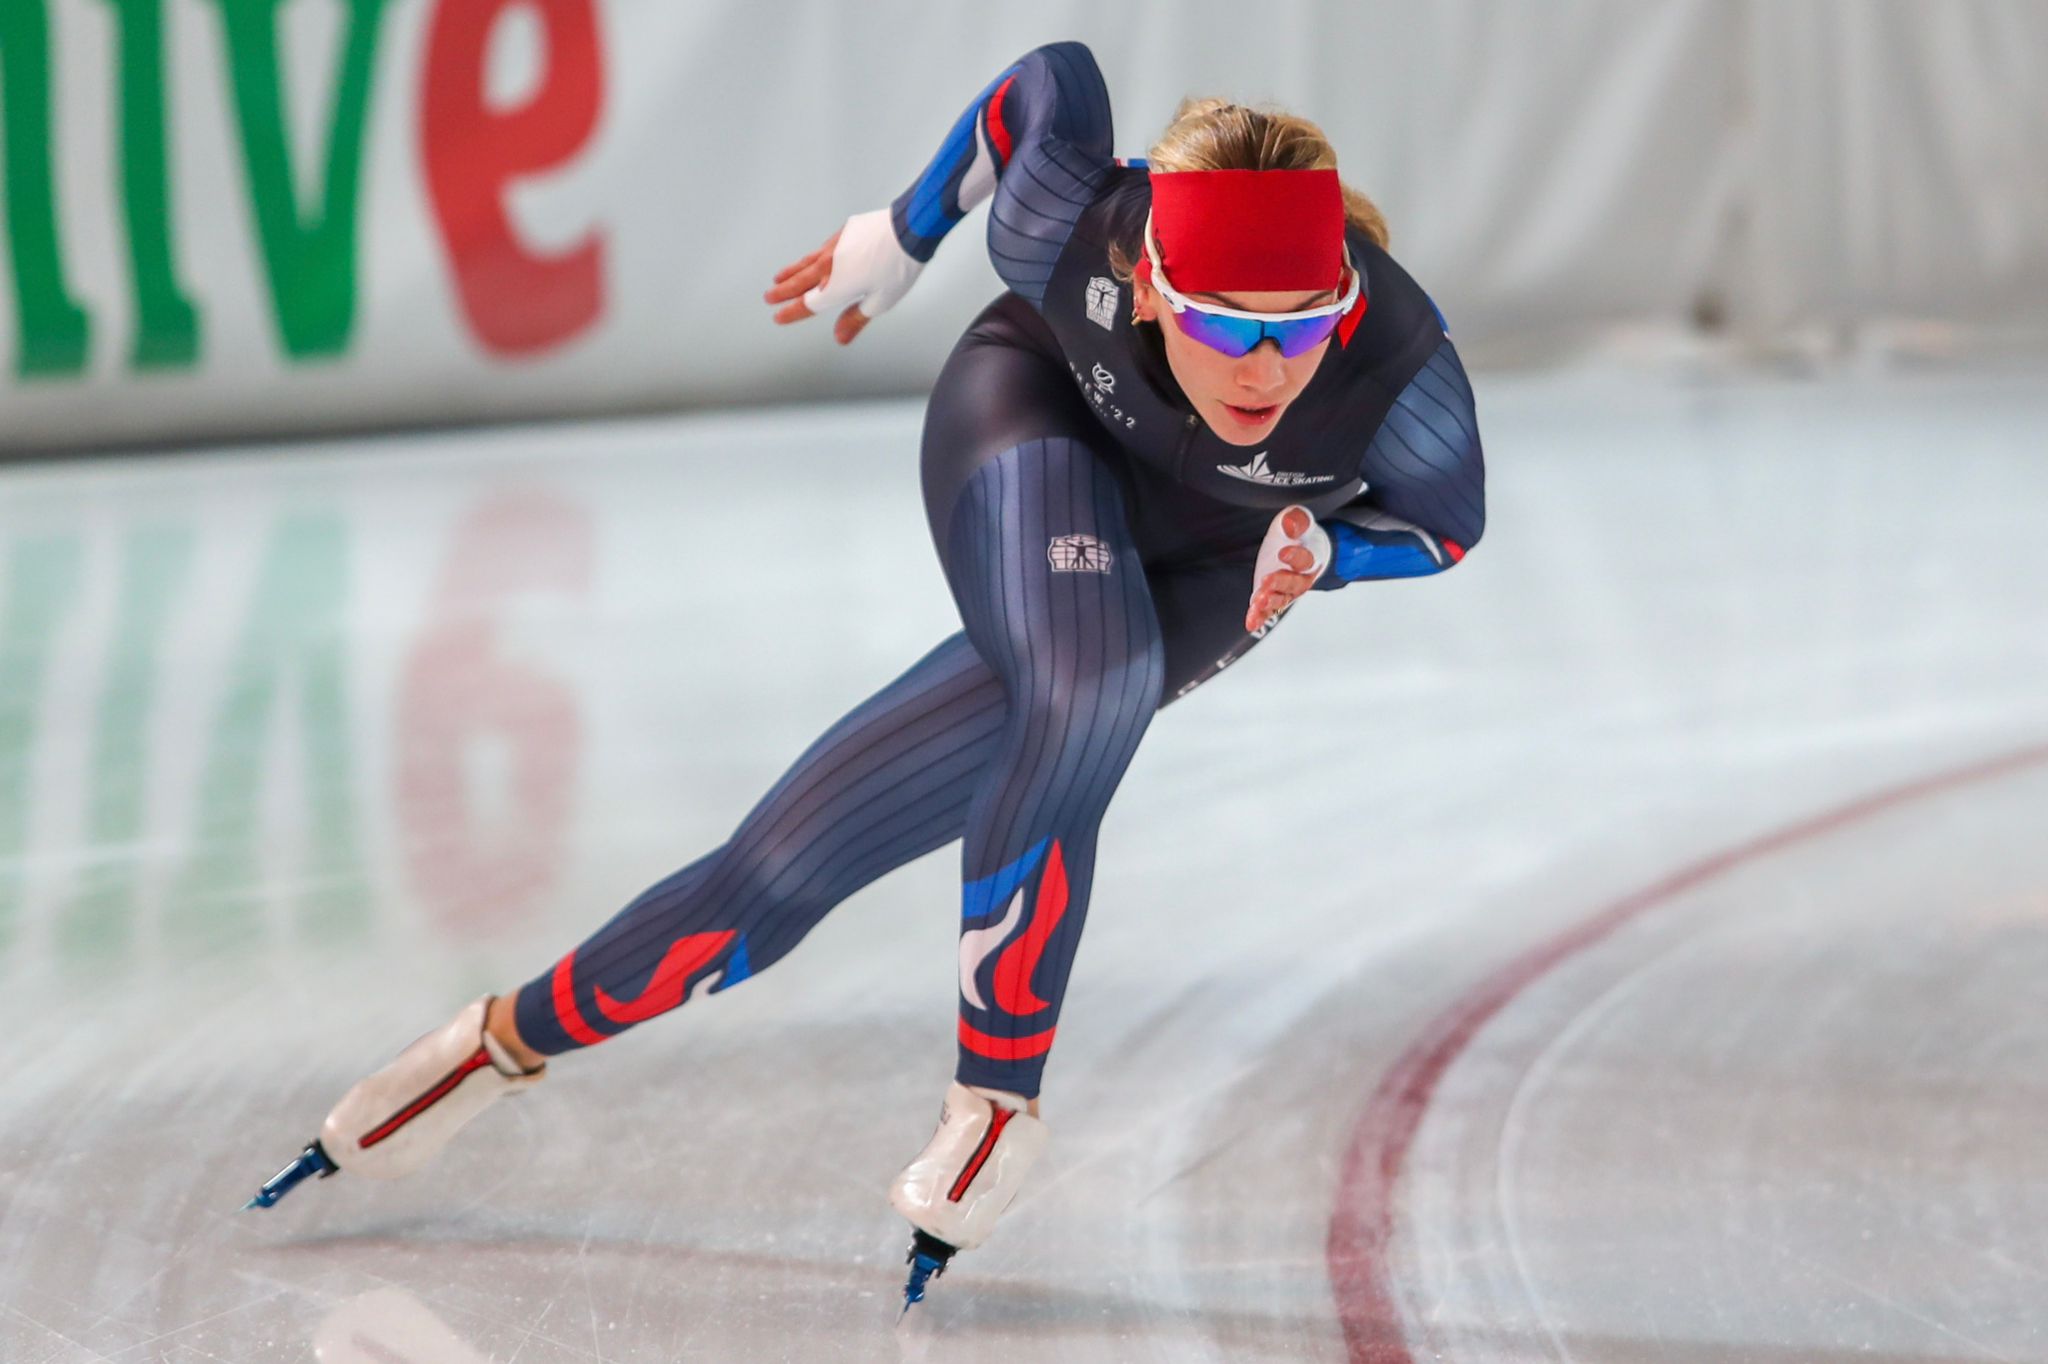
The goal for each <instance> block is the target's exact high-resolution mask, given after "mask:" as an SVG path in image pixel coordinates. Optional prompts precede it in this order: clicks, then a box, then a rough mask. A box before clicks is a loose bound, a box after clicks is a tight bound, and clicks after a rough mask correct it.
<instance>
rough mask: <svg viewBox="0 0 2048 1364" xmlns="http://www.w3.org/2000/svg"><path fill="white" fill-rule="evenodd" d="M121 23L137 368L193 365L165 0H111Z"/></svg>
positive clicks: (194, 318) (193, 328) (194, 327)
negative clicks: (174, 255) (173, 162)
mask: <svg viewBox="0 0 2048 1364" xmlns="http://www.w3.org/2000/svg"><path fill="white" fill-rule="evenodd" d="M107 3H108V4H110V5H112V6H113V7H114V15H115V18H116V19H118V20H119V22H120V25H121V197H122V200H123V202H124V204H125V205H126V207H127V210H128V258H129V260H130V261H132V262H133V263H134V267H135V311H136V322H135V367H136V368H137V369H157V368H164V367H170V366H189V365H191V364H192V363H193V361H195V360H197V359H198V358H199V317H198V314H197V313H196V312H194V310H193V307H192V300H191V299H190V298H188V297H186V295H185V292H184V290H182V289H180V288H179V287H178V280H177V276H176V273H175V272H174V270H173V269H172V265H171V202H170V201H171V195H170V175H169V171H168V157H167V155H166V153H165V149H164V128H165V125H166V123H167V121H168V120H167V118H166V115H165V110H164V16H163V0H107Z"/></svg>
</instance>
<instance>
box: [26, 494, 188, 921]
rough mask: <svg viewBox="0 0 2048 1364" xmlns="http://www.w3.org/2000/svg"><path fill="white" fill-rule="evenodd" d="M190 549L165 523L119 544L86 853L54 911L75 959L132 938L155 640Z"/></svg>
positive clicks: (185, 536)
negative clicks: (72, 890) (117, 595)
mask: <svg viewBox="0 0 2048 1364" xmlns="http://www.w3.org/2000/svg"><path fill="white" fill-rule="evenodd" d="M191 558H192V533H191V532H190V531H188V530H184V529H173V528H170V527H164V526H155V527H144V528H142V529H141V530H138V531H136V532H134V533H133V534H131V535H130V536H129V537H128V543H127V545H126V546H125V548H124V551H123V554H122V559H121V599H120V603H119V606H118V607H117V609H116V610H117V614H116V619H115V622H114V639H113V648H112V650H111V651H110V652H109V654H108V657H107V672H106V678H105V681H104V682H103V683H102V684H101V690H100V704H99V728H98V733H97V734H96V735H95V737H94V740H93V749H92V785H91V794H90V796H89V797H88V801H89V803H88V805H87V810H86V848H87V850H88V852H89V853H90V855H91V857H92V859H93V860H92V861H90V862H88V863H87V864H86V866H85V870H84V872H83V874H82V878H81V884H80V886H79V888H78V893H77V895H76V896H75V897H74V898H73V899H72V901H71V903H70V904H69V905H68V906H67V907H66V908H65V910H64V912H63V916H62V917H61V918H59V919H58V921H57V940H58V943H59V945H60V946H61V948H62V949H63V951H64V952H65V953H66V955H68V956H71V957H74V958H77V959H79V960H81V961H101V960H106V959H111V958H115V957H119V956H121V955H122V954H124V953H125V952H126V951H127V950H128V948H129V946H130V945H131V944H132V943H133V942H134V939H135V886H136V879H137V875H136V874H137V872H138V870H139V868H140V864H141V861H142V851H141V848H140V846H139V845H140V843H141V840H142V834H143V817H144V815H145V813H146V811H145V809H144V806H143V794H144V791H145V790H146V788H147V785H148V777H149V761H148V759H149V749H148V735H149V718H150V714H151V711H152V703H153V702H154V700H155V698H156V686H157V676H158V667H157V662H158V658H159V656H160V649H159V647H158V646H159V644H160V642H161V640H162V638H163V628H164V622H165V620H167V619H168V618H169V616H170V613H171V606H172V604H173V603H174V602H175V601H176V600H177V597H178V593H179V591H180V589H182V588H183V586H184V583H185V569H186V566H187V565H188V564H189V562H190V561H191Z"/></svg>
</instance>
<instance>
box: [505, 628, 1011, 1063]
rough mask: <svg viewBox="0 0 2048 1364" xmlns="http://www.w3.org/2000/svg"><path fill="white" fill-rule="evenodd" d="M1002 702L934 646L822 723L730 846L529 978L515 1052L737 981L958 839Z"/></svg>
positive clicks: (985, 678) (617, 1029)
mask: <svg viewBox="0 0 2048 1364" xmlns="http://www.w3.org/2000/svg"><path fill="white" fill-rule="evenodd" d="M1004 708H1005V706H1004V699H1003V684H1002V682H1001V681H1000V680H999V679H998V678H997V677H996V676H995V674H994V673H993V672H992V671H991V670H990V668H989V667H988V665H987V664H986V663H984V662H983V661H982V659H981V656H980V655H979V653H978V652H977V651H976V650H975V649H974V647H973V646H972V645H970V644H969V643H968V642H967V641H966V640H965V639H964V638H963V637H961V636H959V635H956V636H954V637H953V638H951V639H949V640H947V641H946V642H945V643H944V644H941V645H940V646H939V647H938V648H937V649H935V650H933V651H932V653H931V654H929V655H927V656H926V657H925V658H924V659H923V660H922V661H921V662H919V663H918V664H917V665H916V666H915V667H913V668H911V669H910V671H908V672H906V673H905V674H904V675H903V676H902V677H900V678H898V679H897V680H896V681H894V682H892V683H891V684H889V686H887V687H885V688H884V689H883V690H882V691H881V692H879V693H877V694H876V695H875V696H874V697H873V698H871V699H870V700H869V701H867V702H866V703H865V704H863V705H862V706H860V707H859V708H858V709H856V710H854V711H853V712H852V713H851V714H849V715H847V716H846V717H845V718H844V719H842V720H841V721H839V723H838V724H836V725H834V726H833V727H832V728H831V729H830V730H829V731H827V732H826V734H825V735H824V736H823V737H822V738H820V739H819V740H818V741H817V742H816V743H815V744H813V745H812V746H811V748H810V750H809V751H808V752H806V753H805V754H804V755H803V757H801V758H800V759H798V760H797V763H796V765H795V766H794V767H792V768H791V769H790V770H789V772H788V773H787V774H786V775H785V776H784V777H783V778H782V780H781V781H780V782H779V783H777V784H776V786H775V788H774V789H773V790H772V791H770V792H769V793H768V794H767V795H766V796H765V797H763V798H762V800H761V802H760V803H759V804H758V805H757V806H755V807H754V810H753V812H752V813H750V814H749V815H748V816H747V818H746V820H745V821H744V822H743V823H742V824H741V825H740V827H739V829H738V830H737V831H736V832H735V833H734V834H733V836H732V838H731V839H729V840H728V841H727V842H726V843H725V844H724V845H722V846H721V847H719V848H717V849H715V850H714V851H712V852H711V853H710V854H708V855H706V856H705V857H703V858H700V859H699V860H698V861H696V862H694V863H692V864H691V865H689V866H687V867H685V868H683V869H682V870H681V871H679V872H677V873H676V874H675V875H673V876H670V877H669V878H668V879H666V880H664V881H662V882H660V883H658V884H656V885H655V886H653V887H652V888H650V889H649V890H647V891H646V892H645V893H644V894H642V895H641V896H640V897H639V898H638V899H636V900H634V901H633V902H632V903H631V904H629V905H627V906H626V908H625V909H623V910H621V911H620V912H619V913H618V914H617V915H616V916H615V917H614V918H613V919H612V920H611V921H610V922H609V923H607V924H606V925H605V926H604V927H603V928H601V929H599V930H598V931H597V932H596V933H595V934H593V935H592V936H591V937H590V938H589V939H588V940H587V941H586V942H584V943H583V944H582V945H581V946H579V947H578V948H576V950H575V951H573V952H571V953H569V954H568V955H567V956H565V957H563V958H562V959H561V960H560V961H559V962H557V963H556V964H555V965H554V967H553V968H551V969H550V970H549V971H547V972H546V973H544V974H542V975H541V976H539V977H538V978H536V979H535V980H533V981H532V982H530V983H528V984H527V985H526V986H525V987H523V988H522V989H521V990H520V991H519V992H518V995H517V998H516V1001H515V1003H514V1005H513V1006H512V1008H513V1013H514V1016H515V1018H516V1022H517V1033H518V1037H519V1039H520V1041H521V1043H522V1044H523V1047H524V1048H528V1049H531V1051H533V1052H537V1053H540V1054H543V1055H554V1054H556V1053H559V1052H563V1051H567V1050H570V1049H571V1048H574V1047H579V1046H588V1045H591V1044H593V1043H596V1042H601V1041H603V1040H604V1039H605V1038H607V1037H612V1036H615V1035H617V1034H618V1033H621V1032H623V1031H625V1030H626V1029H627V1028H628V1027H631V1026H632V1025H633V1024H635V1023H638V1022H640V1021H642V1020H644V1019H647V1018H652V1017H653V1016H654V1015H656V1014H659V1013H662V1012H664V1011H666V1010H668V1009H672V1008H675V1007H676V1006H677V1005H679V1004H681V1003H683V1002H684V1001H685V1000H686V999H688V998H690V996H691V994H692V993H693V992H694V991H696V990H697V989H698V988H699V987H700V986H706V985H707V984H708V986H709V990H710V991H714V992H715V991H717V990H723V989H725V988H727V987H728V986H731V985H734V984H737V983H738V982H739V981H741V980H744V979H746V978H747V977H748V976H749V975H751V974H753V973H754V972H757V971H760V970H762V969H764V968H766V967H767V966H769V965H770V964H772V963H773V962H774V961H776V960H777V959H778V958H780V957H781V956H782V955H783V954H784V953H786V952H787V951H789V949H790V948H792V947H794V946H795V945H796V943H797V941H798V940H799V939H801V938H802V937H803V936H804V934H805V933H807V932H809V931H810V929H811V928H812V926H814V925H815V924H816V923H817V922H818V921H819V920H820V919H822V918H823V917H824V916H825V913H826V912H827V911H828V910H830V909H831V908H832V907H833V906H834V905H836V904H838V903H839V902H840V901H841V900H843V899H845V898H846V897H847V896H849V895H851V894H853V892H854V891H856V890H859V889H860V888H861V887H862V886H865V885H867V884H868V883H869V882H870V881H873V880H875V879H876V878H877V877H880V876H882V875H883V874H885V873H887V872H889V871H891V870H892V869H894V868H896V867H899V866H901V865H903V864H904V863H905V862H908V861H910V860H912V859H913V858H916V857H919V856H922V855H923V854H924V853H927V852H929V851H931V850H932V849H934V848H937V847H940V846H942V845H944V844H946V843H949V842H951V841H952V840H953V839H955V838H958V837H959V836H960V832H961V828H962V825H963V823H964V820H965V817H966V812H967V809H968V805H969V802H970V800H971V799H972V798H973V796H974V794H975V792H976V790H977V789H978V778H979V775H980V773H981V772H982V770H983V769H984V768H985V767H986V766H987V765H988V762H989V760H990V758H991V757H992V756H993V754H994V752H995V749H996V745H997V743H998V740H999V736H1000V732H1001V729H1002V723H1003V714H1004Z"/></svg>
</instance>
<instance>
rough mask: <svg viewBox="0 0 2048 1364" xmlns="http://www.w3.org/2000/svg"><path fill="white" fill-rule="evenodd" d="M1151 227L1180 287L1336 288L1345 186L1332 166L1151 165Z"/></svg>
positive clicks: (1231, 289)
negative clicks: (1182, 168) (1179, 167)
mask: <svg viewBox="0 0 2048 1364" xmlns="http://www.w3.org/2000/svg"><path fill="white" fill-rule="evenodd" d="M1152 235H1153V238H1154V240H1156V241H1157V242H1158V243H1159V263H1160V265H1161V266H1163V267H1164V268H1165V270H1166V277H1167V278H1168V279H1169V280H1171V281H1172V283H1173V287H1174V288H1176V289H1179V290H1181V291H1182V292H1183V293H1195V294H1209V293H1225V292H1241V291H1246V290H1252V291H1256V290H1266V289H1273V290H1278V289H1331V288H1336V287H1339V286H1340V285H1341V284H1342V283H1343V278H1344V190H1343V187H1342V186H1341V185H1340V184H1338V182H1337V172H1335V171H1333V170H1283V171H1250V170H1218V171H1170V172H1165V173H1162V172H1159V171H1154V172H1152ZM1147 273H1148V274H1149V273H1150V272H1149V271H1148V272H1147Z"/></svg>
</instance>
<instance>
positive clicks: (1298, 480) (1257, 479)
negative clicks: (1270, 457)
mask: <svg viewBox="0 0 2048 1364" xmlns="http://www.w3.org/2000/svg"><path fill="white" fill-rule="evenodd" d="M1216 472H1217V473H1219V474H1229V475H1230V476H1231V477H1232V478H1238V479H1243V480H1244V481H1245V482H1246V483H1263V484H1265V485H1266V486H1267V487H1269V488H1300V487H1304V486H1306V485H1308V484H1311V483H1335V482H1336V481H1337V476H1336V475H1335V474H1290V473H1283V472H1279V471H1276V470H1274V469H1273V468H1271V467H1270V466H1268V465H1267V463H1266V452H1265V451H1264V450H1261V451H1259V453H1257V454H1256V455H1253V456H1252V457H1251V461H1250V462H1249V463H1247V464H1219V465H1217V466H1216Z"/></svg>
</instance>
